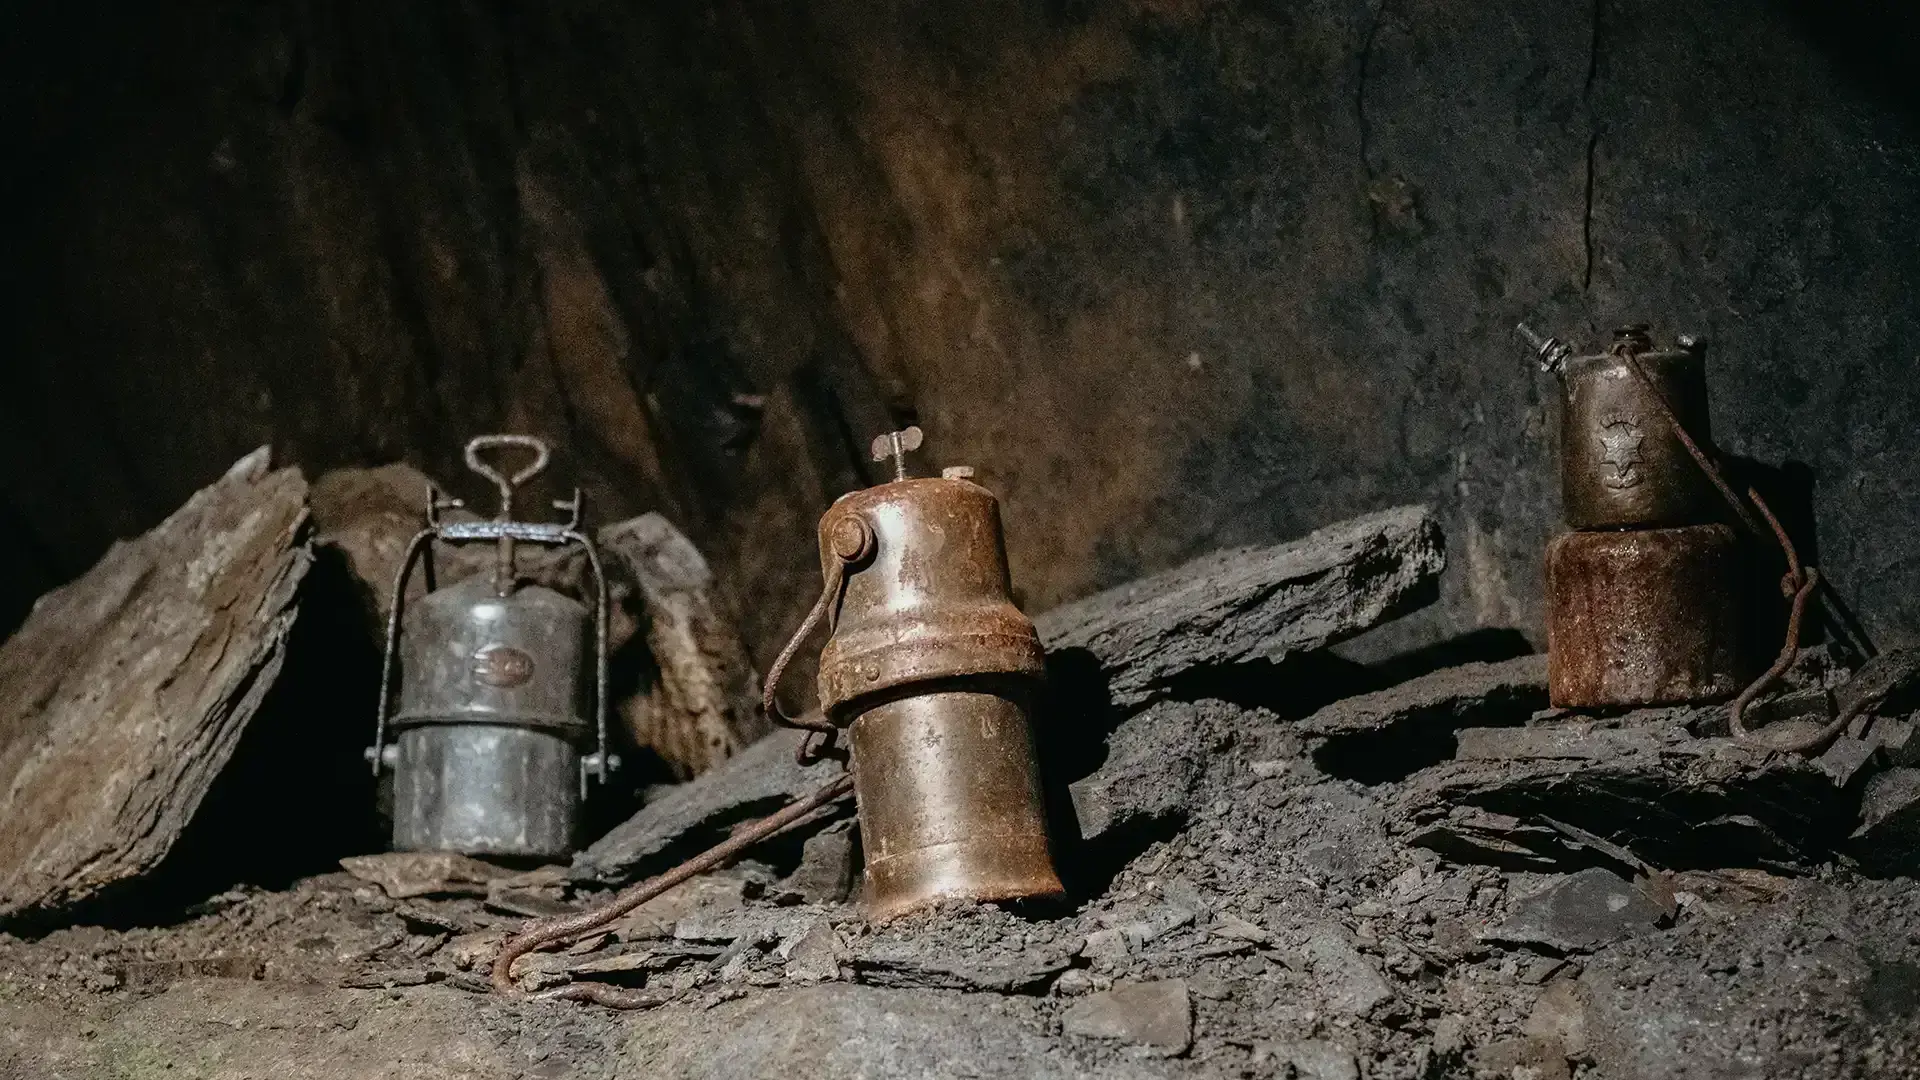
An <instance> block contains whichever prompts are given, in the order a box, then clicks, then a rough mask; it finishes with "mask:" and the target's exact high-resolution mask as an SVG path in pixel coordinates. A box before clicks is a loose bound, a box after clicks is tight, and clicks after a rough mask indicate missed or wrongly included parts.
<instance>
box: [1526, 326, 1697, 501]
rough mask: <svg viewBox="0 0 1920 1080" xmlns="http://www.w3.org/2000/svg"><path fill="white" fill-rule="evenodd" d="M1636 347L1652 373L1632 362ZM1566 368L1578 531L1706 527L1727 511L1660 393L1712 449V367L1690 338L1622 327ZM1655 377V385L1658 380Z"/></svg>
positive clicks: (1568, 360) (1564, 420) (1565, 424)
mask: <svg viewBox="0 0 1920 1080" xmlns="http://www.w3.org/2000/svg"><path fill="white" fill-rule="evenodd" d="M1623 353H1625V354H1630V355H1631V357H1632V361H1633V362H1637V363H1638V364H1639V366H1640V373H1641V374H1644V375H1645V381H1644V382H1643V381H1642V380H1641V378H1640V377H1639V376H1638V375H1636V373H1635V372H1634V371H1632V370H1631V369H1630V368H1629V366H1628V365H1629V360H1628V357H1627V356H1625V355H1622V354H1623ZM1553 369H1554V370H1556V371H1557V372H1558V373H1559V375H1560V382H1561V390H1562V405H1563V410H1562V413H1561V419H1560V493H1561V500H1562V502H1563V504H1564V514H1565V517H1566V521H1567V524H1568V525H1569V526H1571V527H1573V528H1575V529H1625V528H1649V527H1654V526H1663V525H1704V524H1707V523H1709V522H1712V521H1717V520H1720V518H1721V516H1722V512H1721V502H1720V498H1719V494H1718V493H1717V492H1715V491H1714V488H1713V484H1712V482H1711V481H1709V480H1708V479H1707V476H1706V474H1705V473H1704V472H1702V471H1701V469H1700V466H1699V465H1698V464H1697V463H1695V462H1694V460H1693V458H1692V456H1691V455H1689V454H1688V453H1687V448H1686V447H1685V445H1683V444H1682V443H1681V442H1680V439H1679V437H1678V436H1677V435H1675V434H1674V432H1673V425H1672V424H1671V423H1670V422H1668V420H1667V418H1666V414H1665V413H1664V412H1663V411H1662V409H1661V407H1660V404H1659V402H1657V401H1655V400H1654V399H1653V398H1652V397H1651V396H1650V395H1651V394H1652V393H1658V394H1659V395H1660V397H1661V398H1663V399H1664V400H1665V402H1666V404H1667V407H1668V408H1670V409H1672V410H1673V414H1674V416H1675V417H1676V418H1677V419H1678V420H1679V421H1680V423H1681V424H1682V425H1683V426H1685V428H1686V429H1687V432H1688V434H1690V435H1692V436H1693V438H1694V441H1695V442H1696V443H1698V444H1699V445H1700V446H1701V447H1702V448H1703V449H1704V448H1706V447H1707V445H1708V428H1707V380H1706V365H1705V362H1704V358H1703V355H1702V352H1701V350H1700V349H1699V348H1698V347H1697V346H1695V345H1694V344H1693V343H1692V341H1691V340H1690V339H1682V344H1681V345H1680V346H1678V347H1676V348H1672V349H1656V348H1655V347H1654V345H1653V341H1652V339H1651V338H1650V337H1649V336H1648V334H1647V331H1646V328H1645V327H1642V326H1631V327H1627V328H1625V329H1622V330H1618V331H1616V332H1615V334H1614V342H1613V347H1612V348H1610V349H1609V350H1608V351H1606V352H1603V353H1601V354H1599V355H1597V356H1565V355H1564V354H1563V355H1562V356H1561V357H1560V358H1559V359H1558V360H1557V361H1556V363H1555V364H1554V365H1553ZM1649 384H1650V385H1651V389H1650V388H1649Z"/></svg>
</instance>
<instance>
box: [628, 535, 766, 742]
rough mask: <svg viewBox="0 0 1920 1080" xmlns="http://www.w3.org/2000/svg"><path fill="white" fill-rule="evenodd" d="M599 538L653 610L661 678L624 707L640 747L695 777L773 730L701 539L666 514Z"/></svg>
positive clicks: (649, 615)
mask: <svg viewBox="0 0 1920 1080" xmlns="http://www.w3.org/2000/svg"><path fill="white" fill-rule="evenodd" d="M599 541H600V548H601V550H602V551H603V552H605V555H606V559H607V572H608V574H609V575H612V576H616V577H621V578H625V579H626V580H628V581H629V582H631V583H632V585H633V587H634V588H635V589H637V590H638V592H639V595H640V597H641V599H642V600H643V601H644V602H645V604H646V613H645V624H644V625H645V633H646V635H647V647H648V649H649V650H650V651H651V652H652V654H653V660H654V664H655V665H656V667H657V669H658V672H659V675H658V678H657V679H656V680H655V682H654V684H653V687H652V688H651V689H650V690H649V691H648V692H647V693H646V694H644V695H639V696H636V697H634V698H630V699H628V700H627V701H626V702H623V703H622V705H621V712H622V714H623V715H624V716H625V717H626V719H627V723H628V727H629V729H630V730H631V731H632V733H633V736H634V741H635V742H637V743H639V744H640V745H641V746H646V747H650V748H651V749H652V750H653V751H654V752H655V753H656V754H658V755H659V756H660V758H661V760H663V761H665V762H666V763H667V765H668V766H669V767H670V768H672V769H673V771H674V773H675V774H676V775H677V776H679V777H680V778H681V779H686V778H688V777H692V776H697V775H699V774H700V773H703V772H706V771H707V770H708V769H711V768H713V767H714V766H715V765H717V764H719V763H720V762H722V761H725V760H726V759H727V758H729V757H732V756H733V755H734V754H737V753H739V752H740V751H741V750H742V749H744V748H745V747H746V746H747V745H748V744H749V743H752V742H754V741H756V740H758V739H759V738H761V737H762V736H764V735H766V734H767V732H769V731H770V730H772V725H771V724H769V723H768V721H767V719H766V717H764V716H762V715H761V713H760V692H759V681H760V680H759V675H758V674H756V673H755V671H754V669H753V661H752V660H751V659H750V658H749V657H748V656H747V649H746V644H745V643H744V642H743V641H741V639H740V631H739V629H738V628H737V627H736V626H735V624H734V622H733V620H732V619H730V618H728V617H727V615H726V614H725V613H724V611H723V609H722V607H721V605H720V602H719V601H718V600H717V598H716V596H715V593H714V587H713V571H712V570H710V569H708V567H707V560H706V558H705V556H703V555H701V554H700V550H699V549H698V548H696V547H694V546H693V541H691V540H689V539H687V537H686V536H685V534H683V533H681V532H680V530H679V529H676V528H674V526H673V524H672V523H671V522H669V521H668V520H667V519H666V518H664V517H662V516H661V515H659V514H642V515H640V516H639V517H636V518H632V519H630V520H628V521H623V522H621V523H619V524H617V525H610V526H608V527H607V528H604V529H602V530H600V533H599Z"/></svg>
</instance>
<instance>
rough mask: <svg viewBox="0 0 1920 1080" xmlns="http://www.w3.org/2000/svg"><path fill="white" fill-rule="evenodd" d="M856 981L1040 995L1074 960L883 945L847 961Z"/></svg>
mask: <svg viewBox="0 0 1920 1080" xmlns="http://www.w3.org/2000/svg"><path fill="white" fill-rule="evenodd" d="M848 963H849V966H850V967H852V968H853V972H854V978H855V980H856V981H858V982H862V983H866V984H867V985H869V986H890V987H896V988H904V989H927V990H971V991H980V992H988V993H998V994H1025V993H1039V992H1040V991H1042V990H1045V989H1046V987H1047V984H1049V983H1051V982H1052V981H1053V979H1054V977H1055V976H1057V975H1059V974H1060V973H1061V972H1063V971H1065V970H1067V968H1068V966H1069V965H1070V964H1071V959H1070V958H1069V957H1068V956H1066V955H1065V954H1064V953H1057V952H1039V951H1032V952H1022V953H1010V954H995V955H986V956H981V955H975V954H971V953H969V954H961V953H959V952H955V951H950V950H945V949H941V948H940V947H939V946H938V944H937V943H927V944H924V945H922V944H909V943H898V942H889V943H879V944H874V945H869V946H867V947H866V948H863V949H860V950H857V951H856V952H854V953H853V955H852V956H851V957H849V960H848Z"/></svg>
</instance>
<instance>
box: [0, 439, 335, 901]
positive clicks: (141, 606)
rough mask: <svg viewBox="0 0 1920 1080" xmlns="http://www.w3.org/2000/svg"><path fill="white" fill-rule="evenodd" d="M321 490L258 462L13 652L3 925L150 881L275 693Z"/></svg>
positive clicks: (48, 601)
mask: <svg viewBox="0 0 1920 1080" xmlns="http://www.w3.org/2000/svg"><path fill="white" fill-rule="evenodd" d="M306 496H307V485H306V481H305V480H303V479H302V478H301V476H300V474H299V472H298V471H297V470H293V469H283V470H281V471H279V472H269V471H268V459H267V452H266V451H265V450H264V449H262V450H259V451H256V452H254V453H253V454H249V455H248V456H247V457H245V458H242V459H241V460H240V461H239V462H238V463H237V464H235V465H234V466H233V467H232V468H231V469H230V470H229V471H228V472H227V474H226V475H225V476H224V477H222V478H221V479H220V480H219V481H217V482H216V483H214V484H213V485H212V486H210V487H207V488H205V489H204V490H202V491H200V492H199V493H197V494H195V495H194V496H193V497H192V498H191V499H189V500H188V501H187V503H186V505H184V506H182V507H181V508H180V509H179V510H177V511H175V512H174V514H173V515H172V516H171V517H169V518H167V520H166V521H164V522H162V523H161V524H160V525H158V526H157V527H155V528H154V529H153V530H152V531H151V532H149V533H147V534H146V535H144V536H142V537H140V538H139V539H137V540H133V541H128V542H123V543H119V544H115V545H114V546H113V548H112V549H111V550H110V551H108V552H107V554H106V556H105V557H104V558H102V559H101V560H100V562H99V563H98V564H97V565H95V566H94V567H93V569H92V570H90V571H88V572H87V573H86V574H85V575H84V576H82V577H81V578H80V579H79V580H77V581H75V582H73V583H71V584H69V585H66V586H64V587H62V588H60V589H57V590H55V591H54V592H52V593H49V594H47V595H46V596H45V597H42V598H41V600H40V602H39V603H38V604H37V605H35V607H34V609H33V613H32V614H31V615H30V616H29V617H28V618H27V621H26V624H25V625H24V626H22V627H21V628H20V630H19V631H18V632H17V633H15V634H14V636H13V637H12V638H10V639H9V640H8V641H7V642H6V644H5V645H4V646H0V821H3V822H5V823H6V826H5V828H4V829H0V917H15V916H23V915H28V914H35V913H45V912H48V911H51V910H53V909H58V908H63V907H66V906H69V905H72V904H75V903H78V902H80V901H84V900H88V899H90V898H93V897H95V896H96V895H98V894H100V893H101V892H102V891H104V890H106V889H108V888H110V887H112V886H115V885H119V884H122V883H125V882H129V881H132V880H134V879H136V878H139V877H141V876H142V875H144V874H146V873H148V872H150V871H151V870H153V869H154V868H155V867H156V866H157V865H158V864H159V863H160V862H161V860H162V859H163V858H164V857H165V856H166V854H167V852H168V851H169V849H171V847H172V846H173V843H174V841H175V840H176V839H177V838H178V837H179V835H180V833H181V830H182V829H184V828H185V827H186V825H187V823H188V822H189V820H191V819H192V818H193V816H194V812H195V809H196V808H197V807H198V806H199V805H200V801H201V798H202V797H203V796H204V795H205V794H206V792H207V789H208V787H209V786H210V785H211V784H212V783H213V780H214V777H215V776H217V775H218V774H219V772H220V771H221V769H222V768H223V767H224V766H225V765H226V764H227V761H228V759H229V758H230V757H231V756H232V753H233V749H234V746H235V745H236V744H237V743H238V742H239V740H240V736H241V733H242V732H243V731H244V730H245V729H246V727H247V724H248V722H249V721H250V720H251V719H252V718H253V715H254V712H255V711H256V709H257V708H258V707H259V705H260V702H261V700H262V699H263V698H264V697H265V696H266V693H267V691H268V689H269V688H270V687H272V685H273V682H274V679H275V677H276V676H277V675H278V673H279V671H280V667H281V663H282V661H283V659H284V657H285V646H286V641H287V635H288V633H289V631H290V630H291V629H292V626H293V621H294V616H295V613H296V607H295V594H296V592H297V590H298V588H299V585H300V582H301V579H302V578H303V577H304V576H305V575H306V572H307V568H308V566H309V565H310V564H311V562H312V545H311V542H310V539H309V535H308V534H309V530H308V528H307V504H306Z"/></svg>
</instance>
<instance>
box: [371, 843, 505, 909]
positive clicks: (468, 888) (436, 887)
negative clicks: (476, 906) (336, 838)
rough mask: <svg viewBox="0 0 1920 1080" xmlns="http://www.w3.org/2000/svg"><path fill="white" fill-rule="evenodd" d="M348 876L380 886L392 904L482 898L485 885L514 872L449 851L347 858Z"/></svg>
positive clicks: (485, 890) (393, 853)
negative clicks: (426, 898) (413, 899)
mask: <svg viewBox="0 0 1920 1080" xmlns="http://www.w3.org/2000/svg"><path fill="white" fill-rule="evenodd" d="M340 866H341V868H342V869H344V870H346V872H347V873H349V874H352V875H353V876H354V877H357V878H359V879H360V880H361V881H368V882H372V883H373V884H375V885H378V886H380V888H381V890H382V891H384V892H385V893H386V894H387V895H388V896H390V897H392V898H393V899H395V900H406V899H409V898H411V897H415V896H485V895H487V884H488V883H489V882H493V881H498V880H501V879H504V878H509V877H512V876H513V871H511V870H508V869H505V868H504V867H499V866H495V865H493V864H492V863H485V862H481V861H480V860H479V859H475V858H471V857H469V856H466V855H458V854H455V853H454V852H451V851H388V852H383V853H381V854H379V855H349V856H347V857H346V858H344V859H341V860H340Z"/></svg>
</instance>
